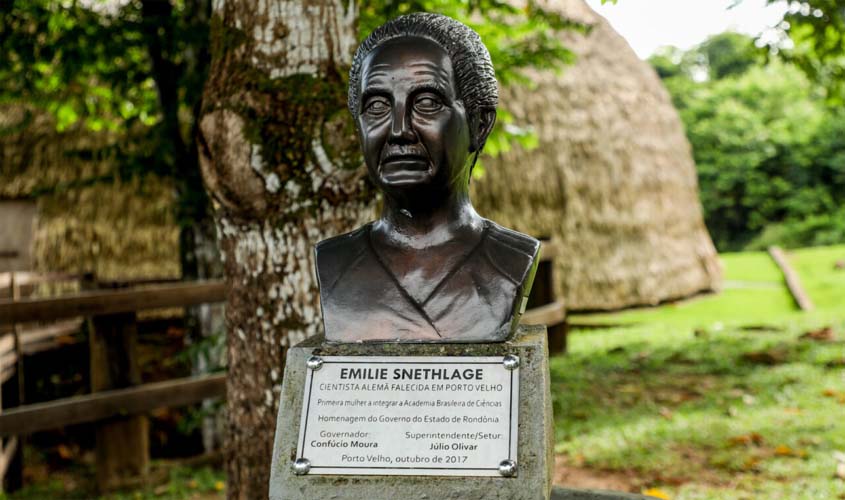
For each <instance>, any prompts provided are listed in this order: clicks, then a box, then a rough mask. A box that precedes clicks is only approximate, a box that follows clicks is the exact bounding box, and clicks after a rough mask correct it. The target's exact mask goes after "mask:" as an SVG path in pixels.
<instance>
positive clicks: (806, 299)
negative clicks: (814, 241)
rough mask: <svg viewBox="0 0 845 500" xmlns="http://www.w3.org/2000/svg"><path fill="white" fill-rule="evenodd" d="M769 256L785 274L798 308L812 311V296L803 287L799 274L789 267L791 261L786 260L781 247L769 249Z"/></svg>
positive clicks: (784, 277)
mask: <svg viewBox="0 0 845 500" xmlns="http://www.w3.org/2000/svg"><path fill="white" fill-rule="evenodd" d="M769 255H771V256H772V259H773V260H774V261H775V264H777V266H778V267H779V268H780V271H781V272H782V273H783V279H784V281H786V287H787V288H788V289H789V293H790V294H791V295H792V298H793V299H794V300H795V303H796V304H797V305H798V308H799V309H801V310H802V311H812V310H813V301H812V300H810V296H809V295H807V292H806V291H804V287H803V286H801V279H800V278H799V277H798V273H796V272H795V270H794V269H793V268H792V266H790V265H789V259H787V258H786V253H784V251H783V250H781V248H780V247H777V246H773V247H769Z"/></svg>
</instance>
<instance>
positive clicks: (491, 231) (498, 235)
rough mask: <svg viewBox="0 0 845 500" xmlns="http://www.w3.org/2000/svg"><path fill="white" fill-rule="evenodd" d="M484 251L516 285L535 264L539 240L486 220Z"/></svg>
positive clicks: (520, 283) (520, 282)
mask: <svg viewBox="0 0 845 500" xmlns="http://www.w3.org/2000/svg"><path fill="white" fill-rule="evenodd" d="M486 224H487V225H488V228H487V238H485V242H484V252H485V253H486V255H487V258H488V259H489V260H490V262H491V263H492V264H493V265H494V266H495V267H496V268H497V269H498V270H499V272H500V273H502V274H503V275H504V276H505V277H507V278H508V279H509V280H510V281H511V282H513V283H514V284H516V285H522V284H523V283H525V281H526V279H528V278H529V277H530V274H531V272H532V270H533V268H534V265H535V264H536V260H537V255H538V254H539V252H540V242H539V241H538V240H537V239H536V238H532V237H531V236H528V235H527V234H522V233H520V232H517V231H514V230H512V229H508V228H505V227H502V226H500V225H498V224H496V223H495V222H493V221H490V220H487V221H486Z"/></svg>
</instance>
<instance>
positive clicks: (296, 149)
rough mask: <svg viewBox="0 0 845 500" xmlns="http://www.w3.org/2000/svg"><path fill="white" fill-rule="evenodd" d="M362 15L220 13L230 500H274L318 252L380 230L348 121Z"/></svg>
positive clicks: (244, 6) (325, 6)
mask: <svg viewBox="0 0 845 500" xmlns="http://www.w3.org/2000/svg"><path fill="white" fill-rule="evenodd" d="M356 20H357V11H356V7H355V3H354V2H349V3H348V4H345V3H342V2H341V1H340V0H309V1H307V2H303V1H284V0H215V1H214V12H213V16H212V23H211V25H212V28H211V50H212V62H211V71H210V74H209V79H208V83H207V84H206V88H205V92H204V95H203V110H202V112H201V119H200V133H199V135H198V141H199V145H200V166H201V169H202V173H203V179H204V181H205V184H206V188H207V189H208V191H209V193H210V195H211V197H212V200H213V204H214V210H215V222H216V225H217V231H218V239H219V244H220V250H221V254H222V257H223V259H224V266H225V274H226V279H227V281H228V282H229V284H230V286H231V289H230V295H229V298H228V305H227V312H226V321H227V331H228V341H227V342H228V356H229V359H228V364H229V377H228V386H227V398H228V402H227V405H228V436H227V437H228V456H227V472H228V477H229V484H228V496H229V498H238V499H240V498H244V499H260V498H267V481H268V477H269V468H270V458H271V448H272V443H273V431H274V427H275V418H276V411H277V408H278V403H279V401H278V397H279V391H280V389H281V374H282V373H283V369H284V366H283V364H284V356H285V352H286V349H287V348H288V347H289V346H291V345H293V344H295V343H297V342H299V341H300V340H302V339H304V338H306V337H308V336H311V335H314V334H317V333H319V331H320V329H321V321H320V312H319V303H318V290H317V284H316V281H315V277H314V276H315V275H314V270H313V267H314V260H313V250H312V247H313V245H314V244H315V243H316V242H317V241H318V240H320V239H323V238H326V237H328V236H331V235H334V234H337V233H339V232H343V231H348V230H350V229H352V228H354V227H356V226H358V225H360V224H361V223H363V222H364V221H366V220H368V219H370V218H372V206H373V203H372V194H371V190H370V189H369V188H368V186H367V184H366V181H365V174H364V171H363V169H362V168H361V162H360V157H359V153H358V145H357V141H356V140H355V135H354V129H353V127H352V121H351V119H350V118H349V117H348V116H347V115H348V113H347V112H346V86H345V80H346V74H347V71H348V66H349V64H350V61H351V56H352V51H353V50H354V47H355V43H356V29H355V23H356Z"/></svg>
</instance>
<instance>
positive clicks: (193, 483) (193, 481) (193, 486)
mask: <svg viewBox="0 0 845 500" xmlns="http://www.w3.org/2000/svg"><path fill="white" fill-rule="evenodd" d="M198 485H199V484H198V483H197V480H196V479H191V480H190V481H188V488H191V489H192V490H195V489H196V488H197V486H198Z"/></svg>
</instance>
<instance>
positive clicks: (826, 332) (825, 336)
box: [798, 326, 836, 342]
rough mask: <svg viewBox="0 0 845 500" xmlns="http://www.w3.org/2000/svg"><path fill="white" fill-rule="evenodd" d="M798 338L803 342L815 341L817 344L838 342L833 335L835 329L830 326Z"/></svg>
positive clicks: (811, 331)
mask: <svg viewBox="0 0 845 500" xmlns="http://www.w3.org/2000/svg"><path fill="white" fill-rule="evenodd" d="M798 338H799V339H802V340H814V341H816V342H831V341H833V340H836V336H835V335H834V334H833V328H831V327H829V326H825V327H824V328H819V329H818V330H810V331H809V332H806V333H804V335H801V336H800V337H798Z"/></svg>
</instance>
